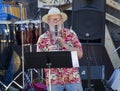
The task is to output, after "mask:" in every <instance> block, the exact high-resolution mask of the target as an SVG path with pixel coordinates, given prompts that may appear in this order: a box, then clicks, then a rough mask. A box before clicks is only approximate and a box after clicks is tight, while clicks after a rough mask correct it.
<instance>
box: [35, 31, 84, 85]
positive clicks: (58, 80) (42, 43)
mask: <svg viewBox="0 0 120 91" xmlns="http://www.w3.org/2000/svg"><path fill="white" fill-rule="evenodd" d="M61 37H62V38H63V39H64V42H65V43H66V44H67V45H69V46H70V47H76V48H79V49H80V50H81V51H82V46H81V43H80V42H79V40H78V37H77V36H76V35H75V33H74V32H72V31H70V30H68V29H63V30H62V31H61ZM53 43H54V39H52V38H51V35H50V32H49V31H47V32H45V33H44V34H43V35H41V36H40V37H39V39H38V42H37V44H38V45H37V50H38V51H49V49H48V46H50V45H53ZM61 50H67V49H66V48H61ZM48 72H49V70H48V69H45V75H46V84H47V85H48V83H49V82H48V78H49V74H48ZM50 78H51V83H52V84H66V83H80V82H81V79H80V76H79V71H78V68H51V69H50Z"/></svg>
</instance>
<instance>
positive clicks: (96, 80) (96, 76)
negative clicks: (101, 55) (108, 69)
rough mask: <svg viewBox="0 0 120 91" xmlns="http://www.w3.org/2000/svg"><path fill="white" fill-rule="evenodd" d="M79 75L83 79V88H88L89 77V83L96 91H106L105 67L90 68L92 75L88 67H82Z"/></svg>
mask: <svg viewBox="0 0 120 91" xmlns="http://www.w3.org/2000/svg"><path fill="white" fill-rule="evenodd" d="M79 73H80V76H81V79H82V84H83V88H87V85H88V76H89V77H90V78H89V81H90V82H91V85H92V87H93V88H94V89H100V90H102V91H105V90H103V89H105V86H104V80H105V67H104V65H100V66H90V74H88V66H81V67H80V68H79Z"/></svg>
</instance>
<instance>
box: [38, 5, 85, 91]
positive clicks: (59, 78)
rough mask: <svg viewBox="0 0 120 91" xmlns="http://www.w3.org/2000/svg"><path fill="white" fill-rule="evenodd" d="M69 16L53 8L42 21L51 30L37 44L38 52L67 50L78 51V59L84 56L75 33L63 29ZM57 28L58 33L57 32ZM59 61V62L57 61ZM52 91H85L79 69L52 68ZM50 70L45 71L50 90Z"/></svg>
mask: <svg viewBox="0 0 120 91" xmlns="http://www.w3.org/2000/svg"><path fill="white" fill-rule="evenodd" d="M66 20H67V15H66V14H65V13H63V12H60V10H59V9H58V8H55V7H52V8H51V9H50V10H49V11H48V14H46V15H44V16H43V17H42V21H43V22H45V23H47V24H48V25H49V30H48V31H46V32H45V33H44V34H42V35H41V36H40V37H39V39H38V42H37V51H38V52H42V51H54V50H62V51H64V50H67V51H77V55H78V58H79V59H81V58H82V56H83V50H82V45H81V43H80V42H79V40H78V37H77V36H76V34H75V33H74V32H73V31H70V30H69V29H66V28H64V27H63V23H64V22H65V21H66ZM56 28H57V32H56V31H55V30H56ZM56 61H57V60H56ZM50 72H51V73H50V77H51V91H63V90H64V89H66V91H83V88H82V83H81V79H80V75H79V71H78V68H51V69H50ZM48 73H49V70H48V69H45V75H46V84H47V86H48V91H49V90H50V89H49V74H48Z"/></svg>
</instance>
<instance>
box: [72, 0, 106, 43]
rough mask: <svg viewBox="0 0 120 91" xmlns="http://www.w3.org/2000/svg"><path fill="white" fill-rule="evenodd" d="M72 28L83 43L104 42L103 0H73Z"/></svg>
mask: <svg viewBox="0 0 120 91" xmlns="http://www.w3.org/2000/svg"><path fill="white" fill-rule="evenodd" d="M72 29H73V30H74V31H75V32H76V34H77V35H78V38H79V39H80V41H81V42H82V43H83V44H86V43H89V44H92V45H97V44H98V45H101V44H104V35H105V0H73V3H72Z"/></svg>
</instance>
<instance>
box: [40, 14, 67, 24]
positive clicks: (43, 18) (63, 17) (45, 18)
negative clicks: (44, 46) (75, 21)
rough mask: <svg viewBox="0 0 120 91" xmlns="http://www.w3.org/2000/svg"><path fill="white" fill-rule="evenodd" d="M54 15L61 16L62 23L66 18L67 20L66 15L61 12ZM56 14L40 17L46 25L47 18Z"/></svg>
mask: <svg viewBox="0 0 120 91" xmlns="http://www.w3.org/2000/svg"><path fill="white" fill-rule="evenodd" d="M56 14H59V15H61V16H62V19H63V22H65V21H66V20H67V18H68V17H67V15H66V14H65V13H63V12H61V13H56ZM56 14H46V15H44V16H43V17H42V21H43V22H45V23H47V24H48V16H50V15H56Z"/></svg>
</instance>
